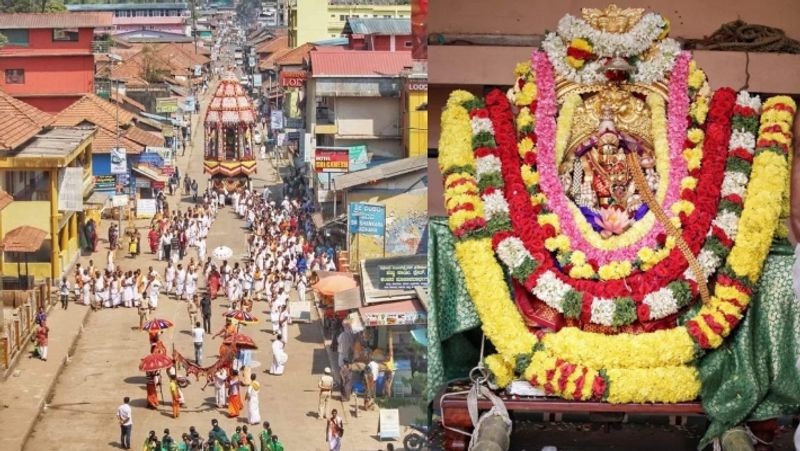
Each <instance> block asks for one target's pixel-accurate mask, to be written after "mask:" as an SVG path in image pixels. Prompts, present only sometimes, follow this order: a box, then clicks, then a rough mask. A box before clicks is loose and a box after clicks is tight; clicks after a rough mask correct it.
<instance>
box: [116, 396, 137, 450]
mask: <svg viewBox="0 0 800 451" xmlns="http://www.w3.org/2000/svg"><path fill="white" fill-rule="evenodd" d="M130 402H131V398H129V397H127V396H126V397H125V398H123V399H122V404H120V406H119V407H117V421H119V430H120V432H119V441H120V447H122V449H131V429H133V413H132V412H131V405H130Z"/></svg>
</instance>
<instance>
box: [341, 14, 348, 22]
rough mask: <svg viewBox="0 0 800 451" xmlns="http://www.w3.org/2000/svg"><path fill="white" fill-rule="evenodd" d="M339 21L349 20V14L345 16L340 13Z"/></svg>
mask: <svg viewBox="0 0 800 451" xmlns="http://www.w3.org/2000/svg"><path fill="white" fill-rule="evenodd" d="M339 21H340V22H345V21H347V16H345V15H344V14H341V15H339Z"/></svg>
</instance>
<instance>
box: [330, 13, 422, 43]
mask: <svg viewBox="0 0 800 451" xmlns="http://www.w3.org/2000/svg"><path fill="white" fill-rule="evenodd" d="M341 16H351V17H352V16H358V17H360V18H367V17H369V18H373V17H376V16H377V18H383V17H384V16H390V17H393V18H408V20H409V21H410V20H411V5H328V36H327V37H328V38H332V37H338V36H340V35H341V34H342V30H344V26H345V23H346V20H344V21H343V20H340V19H341ZM345 19H346V18H345Z"/></svg>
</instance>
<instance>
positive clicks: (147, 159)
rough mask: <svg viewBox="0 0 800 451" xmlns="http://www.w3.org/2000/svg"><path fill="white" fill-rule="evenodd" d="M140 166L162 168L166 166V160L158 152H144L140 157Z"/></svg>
mask: <svg viewBox="0 0 800 451" xmlns="http://www.w3.org/2000/svg"><path fill="white" fill-rule="evenodd" d="M139 164H147V165H149V166H154V167H157V168H160V167H162V166H164V158H162V157H161V155H159V154H158V153H157V152H144V153H142V154H141V155H139Z"/></svg>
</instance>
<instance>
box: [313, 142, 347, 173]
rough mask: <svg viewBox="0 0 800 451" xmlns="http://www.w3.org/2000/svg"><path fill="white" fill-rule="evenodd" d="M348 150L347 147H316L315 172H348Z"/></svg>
mask: <svg viewBox="0 0 800 451" xmlns="http://www.w3.org/2000/svg"><path fill="white" fill-rule="evenodd" d="M349 167H350V149H348V148H347V147H317V148H316V150H315V151H314V170H315V171H317V172H348V170H349Z"/></svg>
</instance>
